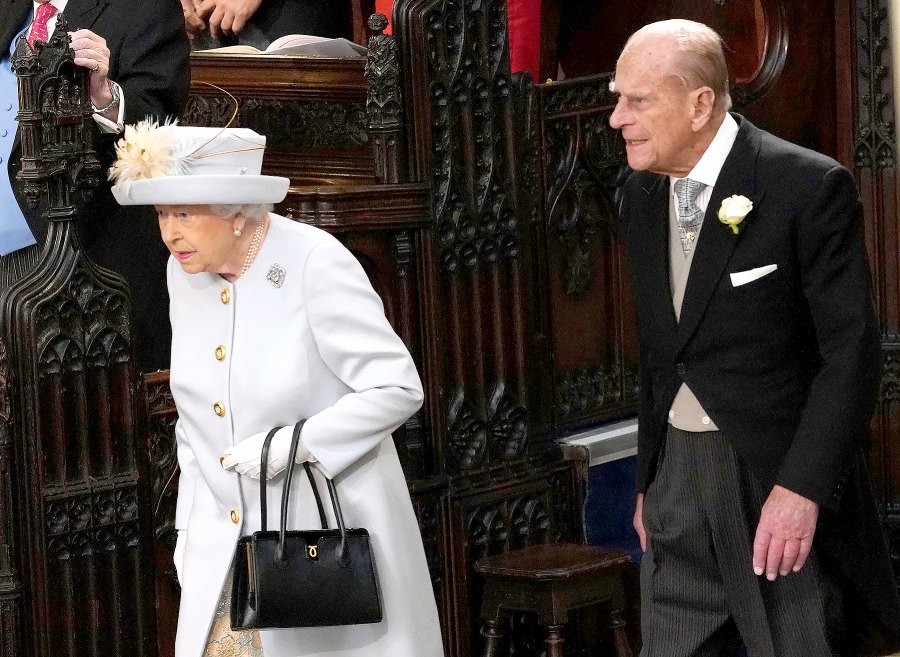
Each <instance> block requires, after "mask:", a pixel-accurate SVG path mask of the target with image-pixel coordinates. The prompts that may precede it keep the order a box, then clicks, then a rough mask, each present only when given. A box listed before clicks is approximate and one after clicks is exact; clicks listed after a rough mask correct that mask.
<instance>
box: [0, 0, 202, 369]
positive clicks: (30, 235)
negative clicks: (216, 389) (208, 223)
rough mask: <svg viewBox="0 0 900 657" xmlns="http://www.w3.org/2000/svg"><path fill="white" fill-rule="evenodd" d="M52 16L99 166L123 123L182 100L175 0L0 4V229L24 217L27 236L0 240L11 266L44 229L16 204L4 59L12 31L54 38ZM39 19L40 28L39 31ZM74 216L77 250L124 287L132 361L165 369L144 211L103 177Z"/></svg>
mask: <svg viewBox="0 0 900 657" xmlns="http://www.w3.org/2000/svg"><path fill="white" fill-rule="evenodd" d="M60 14H61V15H63V16H65V18H66V22H67V24H68V26H69V29H70V30H71V31H72V32H71V36H72V48H73V49H74V50H75V64H76V65H78V66H83V67H85V68H87V69H89V70H90V71H91V77H90V80H91V84H90V89H91V101H92V103H93V105H94V110H95V114H94V117H95V123H96V126H97V149H98V154H99V157H100V160H101V163H102V165H103V167H104V171H105V170H106V168H107V167H108V166H109V165H110V164H111V162H112V160H113V145H114V143H115V141H116V140H117V139H118V138H119V133H120V132H121V131H122V129H123V126H124V124H126V123H134V122H137V121H139V120H141V119H143V118H145V117H147V116H151V117H154V118H156V119H158V120H163V119H164V118H166V117H169V116H171V117H177V116H179V115H180V113H181V111H182V110H183V108H184V104H185V102H186V98H187V89H188V83H189V75H190V69H189V63H188V56H189V54H190V47H189V44H188V40H187V38H186V36H185V34H184V21H183V12H182V11H181V7H180V5H179V2H178V1H177V0H155V1H154V2H130V1H129V0H49V1H48V0H38V1H37V2H33V1H32V0H0V47H2V48H3V50H2V52H0V121H2V122H3V126H2V127H0V164H2V174H0V175H2V176H3V177H4V178H5V179H4V180H0V224H2V225H0V234H2V232H3V230H4V229H5V227H6V226H16V225H17V223H16V222H19V223H22V222H23V216H24V221H25V222H27V232H26V231H25V230H18V231H17V232H16V233H15V235H14V237H15V238H16V239H14V240H12V241H11V242H10V243H9V244H8V245H7V246H6V247H4V245H3V244H0V252H2V253H4V255H3V258H4V259H6V260H7V261H8V262H9V263H11V262H12V261H13V260H14V261H15V267H14V269H15V270H16V271H19V272H24V271H26V270H27V269H28V268H29V267H30V266H31V265H32V264H33V263H34V262H35V261H36V259H37V257H38V255H39V253H40V245H41V244H42V241H43V237H44V235H45V233H46V225H45V222H44V221H43V219H41V217H40V216H39V213H37V212H35V211H33V210H31V209H30V208H29V207H28V205H27V204H26V203H25V202H24V200H23V198H22V197H21V195H20V193H19V189H18V186H17V185H16V182H15V175H16V172H17V171H18V167H19V164H20V156H21V153H20V149H19V145H18V137H17V134H16V124H15V123H14V120H15V113H16V111H17V110H16V108H17V98H16V88H15V77H14V75H13V74H12V71H11V70H10V56H11V53H12V51H13V49H14V48H15V44H16V41H17V38H18V36H19V35H25V36H26V37H31V36H34V35H32V32H33V31H35V30H37V32H36V34H37V36H38V40H46V38H43V39H41V38H40V37H43V36H44V34H47V35H52V33H53V28H54V26H55V22H56V20H57V19H58V15H60ZM36 18H37V19H38V20H35V19H36ZM38 24H42V25H44V28H43V33H41V31H42V30H41V27H36V26H38ZM47 27H49V29H46V28H47ZM4 189H5V190H6V193H5V194H4V191H3V190H4ZM81 219H82V221H81V223H80V225H79V237H80V240H81V244H82V245H83V246H84V248H85V251H86V252H87V253H88V255H89V256H90V257H91V258H92V259H93V260H94V261H95V262H97V263H98V264H100V265H103V266H105V267H108V268H110V269H112V270H114V271H117V272H118V273H120V274H122V275H123V276H124V277H125V279H126V281H127V282H128V283H129V285H130V287H131V293H132V296H133V298H134V302H135V303H134V317H135V331H134V340H135V358H136V363H137V365H138V367H139V368H140V369H142V370H149V369H156V368H164V367H168V361H169V358H168V353H169V346H170V344H169V343H170V342H171V337H170V335H171V334H170V328H169V322H168V298H167V295H166V283H165V261H166V258H167V256H168V254H167V251H166V249H165V246H164V245H163V244H162V240H160V238H159V228H158V225H157V222H156V220H155V218H154V216H153V212H152V210H151V209H147V208H145V209H143V210H140V209H137V210H136V209H134V208H123V207H121V206H119V205H118V204H117V203H116V202H115V201H114V200H113V198H112V195H111V193H110V186H109V184H108V183H106V182H105V180H104V182H103V183H101V186H100V188H99V189H97V190H96V191H95V192H94V194H93V195H92V197H91V198H90V200H89V201H88V202H87V203H86V205H85V206H84V207H82V208H81ZM22 225H23V227H24V224H22ZM6 269H7V270H9V269H10V267H9V266H7V267H6ZM9 282H10V281H8V280H7V281H6V283H9Z"/></svg>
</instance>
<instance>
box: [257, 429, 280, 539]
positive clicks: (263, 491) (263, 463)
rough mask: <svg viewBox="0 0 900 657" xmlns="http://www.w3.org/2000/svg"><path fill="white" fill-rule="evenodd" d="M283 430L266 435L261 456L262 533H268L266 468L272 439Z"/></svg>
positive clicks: (260, 502) (260, 520)
mask: <svg viewBox="0 0 900 657" xmlns="http://www.w3.org/2000/svg"><path fill="white" fill-rule="evenodd" d="M281 428H282V427H275V428H274V429H272V430H271V431H269V433H268V434H266V439H265V440H264V441H263V444H262V450H261V451H260V454H259V528H260V529H261V530H262V531H266V516H267V514H266V473H267V470H266V467H267V466H268V464H269V447H270V446H271V444H272V438H274V437H275V434H276V433H278V430H279V429H281Z"/></svg>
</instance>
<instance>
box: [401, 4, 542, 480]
mask: <svg viewBox="0 0 900 657" xmlns="http://www.w3.org/2000/svg"><path fill="white" fill-rule="evenodd" d="M394 19H395V28H394V29H395V34H396V35H402V38H400V37H398V40H399V41H400V53H401V60H402V65H403V79H404V83H405V84H406V89H405V91H404V103H405V112H404V114H405V115H406V116H409V117H412V119H411V120H412V122H413V125H412V126H411V130H410V131H409V133H408V134H407V139H408V143H409V145H410V152H409V157H410V176H411V178H412V179H413V180H423V181H425V180H427V181H429V182H430V187H431V213H432V217H433V221H434V234H433V238H434V242H435V247H436V249H437V254H436V255H437V258H438V260H437V262H436V266H437V267H438V271H439V272H440V279H439V286H438V289H437V290H436V293H437V294H438V297H437V298H435V299H433V300H432V302H433V306H432V307H434V308H435V311H436V314H437V323H438V325H439V326H441V327H443V331H442V332H443V333H444V334H445V335H447V336H450V337H451V340H450V341H449V343H448V346H449V348H448V349H446V350H444V351H443V352H441V353H435V354H434V356H435V358H437V359H440V360H441V361H442V362H441V368H442V370H443V376H444V380H443V382H442V385H441V388H442V390H443V391H444V392H443V395H442V397H441V405H442V411H441V412H442V414H443V415H444V417H443V418H442V423H441V424H442V425H443V426H445V427H446V429H445V431H446V446H447V459H446V461H445V465H446V467H447V469H448V471H449V472H465V471H469V470H473V469H477V468H480V467H484V466H486V465H489V464H491V463H495V462H497V461H498V460H502V459H508V458H513V457H516V456H520V455H522V454H524V453H526V452H527V451H529V450H532V449H537V448H539V444H540V442H541V439H546V435H543V434H545V432H541V431H537V430H536V429H537V428H538V427H539V426H540V422H538V423H537V426H535V425H533V424H532V423H533V422H534V421H535V420H541V418H540V416H539V412H538V409H537V408H535V404H533V403H532V402H533V399H534V397H535V396H536V394H537V391H538V390H539V385H537V384H538V383H539V382H538V381H537V380H534V379H530V377H529V371H530V370H531V369H533V367H534V362H536V361H535V360H532V359H537V358H538V356H537V354H536V353H535V352H534V351H533V350H534V344H535V341H534V339H533V338H534V330H533V327H534V324H533V318H534V317H535V316H536V312H535V310H536V309H535V306H534V302H533V295H532V294H530V291H529V286H530V284H531V282H532V279H531V278H530V277H531V276H532V275H533V274H534V261H533V254H532V252H531V239H530V228H531V226H530V224H529V217H530V215H531V212H532V210H533V209H532V208H528V207H525V206H524V204H523V203H522V201H523V198H524V197H523V194H522V191H521V188H520V184H521V183H520V175H521V172H520V169H519V164H520V158H521V157H523V156H524V157H525V158H527V157H529V154H528V153H527V152H525V151H522V150H520V149H521V148H522V145H521V137H522V134H523V131H522V127H521V122H520V121H517V120H516V119H517V118H519V119H521V118H522V116H523V114H522V112H521V109H520V107H521V103H522V102H523V99H521V98H518V97H516V96H515V93H514V89H515V84H514V83H513V81H512V80H511V78H510V74H509V52H508V46H507V34H506V29H507V28H506V6H505V3H503V2H500V1H497V0H494V1H489V2H473V1H471V0H449V1H447V2H435V1H434V0H412V1H410V2H401V3H398V4H397V5H395V8H394ZM532 120H533V119H532ZM532 120H529V121H527V122H526V125H529V124H530V123H531V121H532ZM439 426H440V425H439Z"/></svg>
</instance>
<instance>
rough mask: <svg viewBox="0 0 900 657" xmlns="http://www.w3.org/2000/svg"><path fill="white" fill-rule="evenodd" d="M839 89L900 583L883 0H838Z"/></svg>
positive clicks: (899, 350)
mask: <svg viewBox="0 0 900 657" xmlns="http://www.w3.org/2000/svg"><path fill="white" fill-rule="evenodd" d="M835 6H836V22H837V23H838V24H839V25H844V26H846V28H845V29H838V30H836V34H837V38H838V49H837V51H836V52H837V53H838V67H837V68H838V71H839V74H840V75H841V76H842V77H841V78H839V80H838V83H839V87H840V88H850V89H851V91H852V93H849V94H839V95H838V125H839V127H840V128H842V129H841V130H839V132H838V151H839V157H840V158H841V159H842V161H843V163H844V164H845V165H846V166H848V167H849V168H850V170H851V171H853V173H854V175H855V176H856V179H857V181H858V182H859V187H860V194H861V197H862V202H863V216H864V221H865V239H866V248H867V251H868V255H869V271H870V274H871V277H872V278H871V280H872V290H873V296H874V301H875V307H876V310H877V312H878V315H879V319H880V321H881V329H882V352H883V357H884V360H883V370H882V380H881V388H880V396H879V400H878V401H879V403H878V406H877V408H876V413H875V416H874V418H873V420H872V425H871V427H872V432H871V433H872V440H871V444H870V445H869V451H868V457H869V458H868V461H869V470H870V472H871V474H872V480H873V483H874V485H875V493H876V495H877V497H878V498H879V500H880V501H881V502H882V503H883V504H884V505H885V512H886V520H885V527H886V529H887V532H888V540H889V542H890V547H891V556H892V558H893V561H894V569H895V573H896V574H897V581H898V583H900V406H898V401H900V395H898V373H900V269H898V265H897V263H898V257H900V246H898V216H897V208H898V202H897V183H898V180H897V174H896V169H895V160H896V143H895V141H894V138H895V125H894V102H895V100H894V89H893V84H892V80H891V51H890V44H889V40H888V39H889V26H888V15H887V11H888V10H887V7H888V4H887V1H886V0H842V1H840V2H836V3H835Z"/></svg>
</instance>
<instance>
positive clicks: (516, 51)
mask: <svg viewBox="0 0 900 657" xmlns="http://www.w3.org/2000/svg"><path fill="white" fill-rule="evenodd" d="M551 1H555V0H551ZM393 4H394V2H393V0H375V11H376V12H378V13H380V14H384V15H385V16H387V17H388V26H387V29H386V30H385V31H384V33H385V34H390V33H391V25H390V20H391V7H392V6H393ZM507 13H508V16H509V63H510V69H511V71H512V72H513V73H515V72H517V71H528V72H529V73H531V77H532V78H533V79H534V81H535V82H544V80H538V69H539V67H540V60H541V0H509V3H508V6H507Z"/></svg>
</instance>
